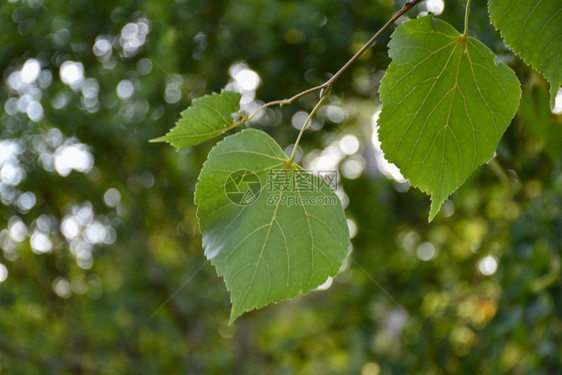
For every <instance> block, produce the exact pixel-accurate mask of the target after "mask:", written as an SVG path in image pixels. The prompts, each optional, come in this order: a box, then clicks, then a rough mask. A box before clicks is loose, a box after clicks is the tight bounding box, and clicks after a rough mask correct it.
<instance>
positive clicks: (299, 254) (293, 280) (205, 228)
mask: <svg viewBox="0 0 562 375" xmlns="http://www.w3.org/2000/svg"><path fill="white" fill-rule="evenodd" d="M195 203H196V204H197V206H198V208H197V217H198V219H199V225H200V227H201V231H202V232H203V247H204V248H205V255H206V257H207V258H208V259H209V260H210V261H211V262H212V263H213V265H214V266H215V267H216V269H217V273H218V274H219V276H222V277H223V278H224V280H225V283H226V286H227V288H228V289H229V290H230V293H231V295H230V299H231V301H232V312H231V317H230V322H231V323H232V322H233V321H234V320H235V319H236V318H237V317H238V316H240V315H241V314H243V313H244V312H246V311H250V310H252V309H255V308H260V307H263V306H265V305H267V304H269V303H271V302H278V301H281V300H284V299H287V298H292V297H295V296H297V295H298V294H299V293H302V294H304V293H307V292H308V291H310V290H312V289H315V288H316V287H318V286H319V285H321V284H322V283H324V282H325V281H326V279H327V278H328V277H331V276H335V275H336V274H337V273H338V271H339V269H340V267H341V265H342V263H343V260H344V259H345V257H346V255H347V252H348V249H349V232H348V228H347V223H346V219H345V215H344V212H343V208H342V206H341V203H340V201H339V199H338V197H337V195H336V194H335V193H334V192H333V191H332V189H331V188H330V186H329V185H328V184H327V183H326V182H325V181H324V180H323V179H322V178H320V177H317V176H314V175H311V174H309V173H307V172H305V171H304V170H303V169H302V168H301V167H299V166H298V165H296V164H294V163H292V162H290V161H289V160H288V158H287V156H286V155H285V153H284V152H283V150H282V149H281V148H280V147H279V145H278V144H277V143H276V142H275V141H274V140H273V139H272V138H271V137H270V136H269V135H267V134H266V133H264V132H262V131H259V130H255V129H246V130H243V131H242V132H240V133H237V134H235V135H231V136H228V137H226V138H225V139H224V140H223V141H221V142H219V143H218V144H217V145H216V146H215V147H214V148H213V149H212V150H211V152H210V153H209V158H208V160H207V161H206V162H205V165H204V166H203V169H202V170H201V174H200V176H199V182H198V183H197V187H196V191H195Z"/></svg>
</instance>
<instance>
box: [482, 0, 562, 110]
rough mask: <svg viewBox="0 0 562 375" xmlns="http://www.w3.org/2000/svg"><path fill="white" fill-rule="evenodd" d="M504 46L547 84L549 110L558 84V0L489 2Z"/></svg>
mask: <svg viewBox="0 0 562 375" xmlns="http://www.w3.org/2000/svg"><path fill="white" fill-rule="evenodd" d="M488 9H489V11H490V19H491V20H492V23H493V24H494V26H495V27H496V28H497V29H498V30H499V31H500V33H501V35H502V37H503V39H504V40H505V43H506V44H507V45H508V46H509V47H510V48H511V49H512V50H513V51H515V52H516V53H518V54H519V55H520V56H521V57H522V58H523V60H524V61H525V62H526V63H527V64H530V65H531V66H533V68H535V69H536V70H537V71H539V72H541V73H542V74H543V75H544V76H545V77H546V79H547V80H548V82H549V83H550V108H554V99H555V98H556V94H557V92H558V89H559V88H560V85H562V0H489V1H488Z"/></svg>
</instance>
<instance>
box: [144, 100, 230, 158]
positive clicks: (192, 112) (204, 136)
mask: <svg viewBox="0 0 562 375" xmlns="http://www.w3.org/2000/svg"><path fill="white" fill-rule="evenodd" d="M240 98H241V95H240V94H239V93H237V92H233V91H222V92H221V93H220V94H212V95H205V96H204V97H202V98H198V99H195V100H193V103H192V105H191V106H189V107H188V108H187V109H186V110H185V111H183V112H182V113H181V116H182V118H181V119H180V120H179V121H178V122H177V124H176V126H175V127H174V128H173V129H172V130H170V131H169V132H168V134H166V135H165V136H162V137H160V138H156V139H154V140H153V142H168V143H170V144H172V145H173V146H174V147H176V148H178V149H180V148H184V147H189V146H194V145H197V144H199V143H202V142H205V141H207V140H209V139H211V138H214V137H216V136H218V135H220V134H223V133H224V132H226V131H228V130H230V129H232V128H234V127H235V126H237V125H239V124H240V122H236V121H235V119H234V117H233V116H232V114H233V113H236V112H238V111H239V110H240Z"/></svg>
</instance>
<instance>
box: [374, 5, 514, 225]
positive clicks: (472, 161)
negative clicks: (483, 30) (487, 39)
mask: <svg viewBox="0 0 562 375" xmlns="http://www.w3.org/2000/svg"><path fill="white" fill-rule="evenodd" d="M390 57H391V58H392V63H391V64H390V66H389V67H388V69H387V71H386V74H385V76H384V78H383V80H382V83H381V88H380V96H381V100H382V102H383V108H382V111H381V114H380V118H379V122H378V125H379V139H380V141H381V148H382V150H383V152H384V153H385V156H386V158H387V159H388V161H390V162H392V163H395V164H396V165H397V166H398V168H399V169H400V171H401V172H402V174H403V175H404V177H406V178H407V179H408V180H409V182H410V184H412V185H414V186H417V187H418V188H420V189H421V190H422V191H424V192H426V193H428V194H430V195H431V200H432V203H431V211H430V214H429V220H430V221H431V220H433V218H434V217H435V215H436V214H437V213H438V212H439V209H440V207H441V205H442V204H443V202H444V201H445V200H446V199H447V197H448V196H449V195H450V194H451V193H452V192H454V191H455V190H456V189H457V188H458V187H459V186H460V185H461V184H462V183H463V182H464V181H465V180H466V178H467V177H468V176H469V175H470V174H471V173H472V172H473V171H474V170H475V169H476V168H477V167H478V166H479V165H481V164H483V163H486V162H488V161H489V160H490V159H491V158H492V156H493V154H494V150H495V149H496V147H497V144H498V142H499V141H500V138H501V137H502V135H503V133H504V132H505V130H506V129H507V127H508V126H509V124H510V122H511V120H512V119H513V117H514V116H515V113H516V111H517V106H518V103H519V98H520V96H521V89H520V87H519V81H518V80H517V78H516V76H515V74H514V72H513V71H512V70H511V69H509V68H508V67H507V66H506V65H504V64H499V65H496V64H495V63H494V58H495V56H494V54H493V53H492V52H491V51H490V50H489V49H488V48H487V47H486V46H485V45H483V44H482V43H480V42H479V41H478V40H476V39H474V38H466V37H465V36H463V35H460V34H459V33H458V32H457V31H456V30H455V29H454V28H453V27H452V26H451V25H449V24H448V23H446V22H444V21H441V20H438V19H433V18H432V17H431V15H430V16H426V17H422V18H419V19H416V20H412V21H408V22H405V23H403V24H402V25H400V26H399V27H398V28H397V29H396V30H395V31H394V33H393V35H392V39H391V42H390Z"/></svg>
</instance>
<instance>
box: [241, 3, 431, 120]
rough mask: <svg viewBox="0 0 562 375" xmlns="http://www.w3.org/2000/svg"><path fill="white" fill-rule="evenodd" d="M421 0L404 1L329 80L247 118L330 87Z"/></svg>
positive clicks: (264, 106)
mask: <svg viewBox="0 0 562 375" xmlns="http://www.w3.org/2000/svg"><path fill="white" fill-rule="evenodd" d="M420 1H421V0H409V1H407V2H406V4H404V6H403V7H402V8H401V9H400V10H399V11H397V12H396V13H395V14H394V16H392V18H391V19H390V20H388V22H387V23H386V24H384V26H383V27H381V28H380V30H379V31H377V32H376V34H375V35H373V36H372V37H371V39H369V41H368V42H367V43H365V44H364V45H363V47H361V49H360V50H359V51H357V53H356V54H355V55H353V57H352V58H351V59H349V61H347V62H346V63H345V64H344V65H343V66H342V67H341V68H340V70H338V71H337V73H336V74H334V75H333V76H332V77H331V78H330V79H329V80H327V81H326V82H324V83H323V84H321V85H319V86H315V87H311V88H309V89H306V90H304V91H301V92H299V93H298V94H296V95H293V96H292V97H290V98H289V99H281V100H274V101H271V102H268V103H265V104H264V105H262V106H260V107H259V108H258V109H256V110H255V111H254V112H253V113H252V114H251V115H250V116H248V120H251V119H252V117H254V116H255V115H256V114H257V113H258V112H259V111H261V110H262V109H265V108H267V107H271V106H274V105H280V106H285V105H289V104H291V103H292V102H294V101H295V100H297V99H299V98H302V97H303V96H306V95H308V94H311V93H313V92H316V91H319V90H323V89H328V88H331V87H332V86H333V85H334V83H335V82H336V81H337V80H338V78H340V76H341V75H342V74H343V73H344V72H345V71H346V70H347V69H349V67H350V66H351V65H352V64H353V63H354V62H355V61H357V59H358V58H359V57H361V55H363V53H365V51H366V50H368V49H369V48H370V47H371V46H372V45H373V43H375V41H376V40H377V39H378V38H379V37H380V36H381V35H382V33H384V32H385V31H386V30H387V29H388V28H389V27H390V26H392V24H394V22H396V20H397V19H398V18H400V17H401V16H402V15H403V14H404V13H406V12H407V11H409V10H410V9H412V8H413V7H414V6H415V5H416V4H417V3H419V2H420Z"/></svg>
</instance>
